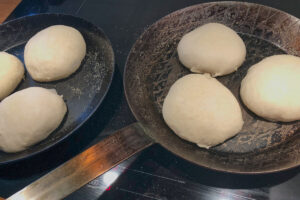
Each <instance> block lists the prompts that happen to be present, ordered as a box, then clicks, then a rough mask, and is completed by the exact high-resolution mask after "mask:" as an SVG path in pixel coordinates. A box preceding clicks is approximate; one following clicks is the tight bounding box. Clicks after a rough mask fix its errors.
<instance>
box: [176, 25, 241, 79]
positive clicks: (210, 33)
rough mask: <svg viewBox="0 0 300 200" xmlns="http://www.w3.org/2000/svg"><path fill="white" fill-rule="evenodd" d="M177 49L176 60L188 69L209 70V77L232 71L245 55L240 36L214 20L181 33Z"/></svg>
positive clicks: (205, 71) (207, 71)
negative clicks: (177, 57) (183, 33)
mask: <svg viewBox="0 0 300 200" xmlns="http://www.w3.org/2000/svg"><path fill="white" fill-rule="evenodd" d="M177 52H178V56H179V60H180V62H181V63H182V64H183V65H184V66H186V67H187V68H189V69H190V70H191V71H192V72H195V73H210V74H211V75H212V76H213V77H216V76H222V75H225V74H229V73H232V72H234V71H236V70H237V69H238V67H240V66H241V65H242V63H243V62H244V60H245V57H246V47H245V44H244V42H243V40H242V39H241V38H240V36H239V35H238V34H237V33H236V32H235V31H234V30H232V29H230V28H229V27H227V26H224V25H223V24H218V23H209V24H205V25H203V26H200V27H198V28H196V29H195V30H193V31H191V32H189V33H187V34H185V35H184V36H183V37H182V39H181V40H180V42H179V44H178V47H177Z"/></svg>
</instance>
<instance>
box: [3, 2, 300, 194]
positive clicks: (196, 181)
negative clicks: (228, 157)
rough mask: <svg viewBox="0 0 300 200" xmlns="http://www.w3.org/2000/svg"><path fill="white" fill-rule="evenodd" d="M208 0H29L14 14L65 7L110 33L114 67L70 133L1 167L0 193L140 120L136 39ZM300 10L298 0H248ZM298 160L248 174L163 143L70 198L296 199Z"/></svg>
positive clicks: (57, 10) (298, 191) (299, 13)
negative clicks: (191, 157)
mask: <svg viewBox="0 0 300 200" xmlns="http://www.w3.org/2000/svg"><path fill="white" fill-rule="evenodd" d="M204 2H208V1H207V0H202V1H201V0H199V1H196V0H149V1H146V0H48V1H47V0H23V2H22V3H21V4H20V5H19V6H18V7H17V9H16V10H15V11H14V12H13V13H12V14H11V16H10V17H9V18H8V20H10V19H14V18H17V17H21V16H25V15H32V14H36V13H65V14H72V15H75V16H79V17H82V18H85V19H86V20H88V21H90V22H92V23H94V24H95V25H98V26H99V27H101V28H102V29H103V30H104V32H105V33H106V34H107V35H108V37H109V38H110V40H111V42H112V45H113V48H114V51H115V57H116V73H115V76H114V80H113V83H112V87H111V88H110V90H109V93H108V95H107V97H106V98H105V101H104V102H103V104H102V105H101V106H100V108H99V109H98V110H97V111H96V113H95V114H94V115H93V117H92V118H91V119H90V120H88V122H87V123H86V124H85V125H84V126H83V127H81V128H80V129H79V130H78V131H77V132H75V133H74V134H73V135H72V136H71V137H69V138H68V139H67V140H65V141H64V142H62V143H61V144H59V145H57V146H55V147H54V148H52V149H51V150H49V151H48V152H44V153H42V154H40V155H38V156H35V157H33V158H30V159H27V160H25V161H22V162H18V163H15V164H12V165H9V166H4V167H1V168H0V196H2V197H8V196H10V195H12V194H13V193H15V192H16V191H18V190H20V189H21V188H23V187H24V186H26V185H27V184H29V183H31V182H32V181H34V180H36V179H37V178H39V177H40V176H42V175H43V174H46V173H47V172H49V171H50V170H52V169H54V168H55V167H57V166H58V165H60V164H61V163H63V162H65V161H66V160H68V159H69V158H71V157H73V156H74V155H76V154H78V153H79V152H81V151H83V150H84V149H86V148H87V147H88V146H91V145H92V144H94V143H96V142H97V141H99V140H101V139H102V138H103V137H106V136H107V135H109V134H111V133H113V131H114V130H117V129H119V128H122V127H125V126H126V125H129V124H131V123H132V122H135V119H134V117H133V115H132V114H131V112H130V109H129V107H128V105H127V103H126V100H125V97H124V94H123V86H122V75H123V68H124V65H125V60H126V57H127V55H128V52H129V50H130V48H131V46H132V45H133V44H134V42H135V40H136V39H137V38H138V37H139V35H140V34H141V33H142V32H143V30H144V29H145V28H146V27H148V26H149V25H151V24H152V23H153V22H155V21H156V20H158V19H160V18H161V17H163V16H165V15H167V14H169V13H171V12H173V11H175V10H178V9H181V8H184V7H187V6H190V5H194V4H198V3H204ZM249 2H255V3H260V4H265V5H268V6H271V7H275V8H278V9H280V10H283V11H286V12H288V13H290V14H292V15H294V16H296V17H298V18H300V1H299V0H285V1H283V0H272V1H271V0H249ZM299 172H300V168H296V169H293V170H289V171H286V172H281V173H276V174H269V175H259V176H246V175H232V174H226V173H220V172H215V171H211V170H207V169H203V168H201V167H196V166H194V165H192V164H190V163H187V162H186V161H184V160H182V159H180V158H177V157H175V156H174V155H173V154H171V153H169V152H168V151H166V150H165V149H163V148H162V147H160V146H159V145H154V146H152V147H150V148H149V149H147V150H145V151H144V152H142V153H140V154H138V155H136V156H134V157H132V158H131V159H129V160H127V161H125V162H123V163H122V164H120V165H119V166H117V167H115V168H113V169H112V170H110V171H109V172H107V173H105V174H104V175H103V176H100V177H98V178H97V179H95V180H94V181H91V182H90V183H88V184H87V185H86V186H84V187H83V188H81V189H80V190H78V191H76V192H75V193H73V194H71V195H70V196H69V197H68V198H66V199H74V200H85V199H91V200H93V199H94V200H95V199H99V200H153V199H154V200H158V199H159V200H254V199H257V200H267V199H268V200H298V199H300V189H299V188H300V175H299V174H298V173H299Z"/></svg>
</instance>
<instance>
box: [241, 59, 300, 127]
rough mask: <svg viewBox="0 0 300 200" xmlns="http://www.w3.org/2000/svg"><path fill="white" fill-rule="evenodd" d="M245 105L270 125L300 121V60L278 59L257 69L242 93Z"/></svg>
mask: <svg viewBox="0 0 300 200" xmlns="http://www.w3.org/2000/svg"><path fill="white" fill-rule="evenodd" d="M240 93H241V97H242V100H243V102H244V104H245V105H246V106H247V107H248V108H249V109H250V110H251V111H253V112H254V113H255V114H257V115H258V116H261V117H263V118H265V119H268V120H270V121H282V122H290V121H294V120H299V119H300V58H299V57H296V56H291V55H276V56H271V57H267V58H265V59H263V60H262V61H260V62H259V63H257V64H255V65H253V66H252V67H251V68H250V69H249V70H248V73H247V75H246V77H245V78H244V79H243V81H242V84H241V89H240Z"/></svg>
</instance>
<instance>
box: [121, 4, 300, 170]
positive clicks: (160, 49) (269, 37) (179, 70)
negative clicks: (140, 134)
mask: <svg viewBox="0 0 300 200" xmlns="http://www.w3.org/2000/svg"><path fill="white" fill-rule="evenodd" d="M208 22H219V23H223V24H225V25H227V26H229V27H231V28H233V29H234V30H235V31H237V32H238V33H239V34H240V36H241V37H242V38H243V40H244V42H245V44H246V47H247V58H246V61H245V62H244V64H243V65H242V66H241V67H240V68H239V70H238V71H237V72H235V73H232V74H229V75H226V76H223V77H220V78H218V80H220V81H221V82H222V83H223V84H224V85H225V86H227V87H228V88H229V89H230V90H231V91H232V92H233V94H234V95H235V96H236V97H237V99H238V100H239V102H240V104H241V107H242V112H243V118H244V121H245V124H244V127H243V129H242V130H241V132H240V133H239V134H238V135H237V136H235V137H233V138H231V139H229V140H227V141H226V142H225V143H223V144H221V145H219V146H216V147H214V148H211V149H209V150H206V149H201V148H199V147H197V146H196V145H194V144H191V143H189V142H186V141H184V140H182V139H180V138H179V137H177V136H176V135H175V134H174V133H173V132H172V131H171V130H170V129H169V128H168V127H167V125H166V124H165V123H164V121H163V118H162V115H161V108H162V103H163V101H164V98H165V96H166V94H167V93H168V90H169V88H170V86H171V85H172V84H173V83H174V82H175V81H176V80H177V79H178V78H180V77H182V76H183V75H185V74H188V73H190V72H189V71H188V70H187V69H186V68H185V67H184V66H183V65H182V64H181V63H180V62H179V60H178V56H177V52H176V47H177V44H178V42H179V40H180V39H181V37H182V36H183V35H184V34H185V33H187V32H189V31H191V30H193V29H194V28H196V27H198V26H200V25H202V24H205V23H208ZM299 28H300V23H299V20H298V19H297V18H295V17H293V16H291V15H289V14H287V13H284V12H281V11H279V10H276V9H273V8H270V7H266V6H263V5H258V4H250V3H240V2H214V3H207V4H199V5H196V6H192V7H188V8H185V9H182V10H179V11H177V12H174V13H171V14H170V15H168V16H166V17H164V18H162V19H161V20H159V21H158V22H156V23H155V24H153V25H152V26H150V27H149V28H148V29H147V30H146V31H145V32H144V33H143V35H142V36H141V37H140V38H139V39H138V40H137V42H136V43H135V45H134V46H133V48H132V50H131V52H130V55H129V57H128V60H127V65H126V71H125V75H124V81H125V91H126V94H127V98H128V102H129V104H130V106H131V109H132V111H133V113H134V114H135V116H136V118H137V119H138V120H139V121H141V122H142V123H143V125H144V126H145V127H147V128H148V129H149V131H146V132H147V134H148V135H149V136H150V137H152V138H153V139H155V140H156V141H157V142H158V143H160V144H161V145H162V146H164V147H165V148H166V149H168V150H170V151H171V152H173V153H174V154H176V155H178V156H180V157H182V158H185V159H187V160H189V161H191V162H193V163H196V164H198V165H201V166H204V167H208V168H211V169H216V170H220V171H227V172H236V173H266V172H274V171H279V170H283V169H288V168H291V167H295V166H298V165H299V164H300V161H299V158H300V154H299V150H300V137H298V135H299V134H298V132H299V128H300V122H299V121H297V122H292V123H274V122H269V121H266V120H264V119H262V118H259V117H257V116H256V115H255V114H253V113H252V112H251V111H249V110H248V109H247V108H246V107H245V105H243V103H242V102H241V100H240V96H239V88H240V83H241V80H242V79H243V77H244V76H245V75H246V73H247V70H248V68H249V67H250V66H251V65H253V64H255V63H257V62H258V61H260V60H262V59H263V58H264V57H267V56H271V55H274V54H282V53H289V54H294V55H299V54H300V42H299V41H300V36H299V34H298V30H299Z"/></svg>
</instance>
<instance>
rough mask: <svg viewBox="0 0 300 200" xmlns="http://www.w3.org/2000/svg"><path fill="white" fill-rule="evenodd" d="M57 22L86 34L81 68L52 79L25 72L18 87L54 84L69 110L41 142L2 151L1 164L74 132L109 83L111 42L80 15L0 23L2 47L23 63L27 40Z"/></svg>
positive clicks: (88, 114) (110, 76) (28, 153)
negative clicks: (38, 78) (15, 150)
mask: <svg viewBox="0 0 300 200" xmlns="http://www.w3.org/2000/svg"><path fill="white" fill-rule="evenodd" d="M57 24H62V25H68V26H72V27H74V28H76V29H77V30H79V31H80V32H81V34H82V35H83V37H84V39H85V42H86V45H87V54H86V56H85V58H84V60H83V61H82V63H81V66H80V68H79V69H78V71H76V72H75V73H74V74H73V75H71V76H70V77H68V78H66V79H63V80H59V81H55V82H50V83H38V82H35V81H33V80H32V79H31V77H30V75H29V74H28V73H27V72H26V74H25V78H24V80H23V81H22V82H21V84H20V85H19V86H18V88H17V89H16V90H21V89H24V88H27V87H31V86H41V87H44V88H54V89H56V90H57V92H58V94H60V95H63V98H64V100H65V102H66V104H67V106H68V113H67V115H66V116H65V118H64V121H63V122H62V124H61V125H60V127H59V128H58V129H57V130H55V131H54V132H53V133H52V134H51V135H50V136H49V137H48V138H47V139H45V140H43V141H42V142H40V143H39V144H37V145H34V146H32V147H31V148H29V149H28V150H26V151H23V152H20V153H13V154H7V153H4V152H2V151H0V164H4V163H9V162H12V161H16V160H19V159H23V158H26V157H29V156H32V155H34V154H37V153H39V152H41V151H43V150H45V149H48V148H50V147H51V146H53V145H55V144H56V143H58V142H60V141H62V140H63V139H64V138H66V137H67V136H69V135H70V134H72V133H73V132H74V131H75V130H76V129H77V128H79V126H81V125H82V124H83V123H84V122H85V121H86V120H87V119H88V118H89V117H90V116H91V115H92V114H93V113H94V111H95V110H96V109H97V108H98V106H99V105H100V103H101V101H102V100H103V98H104V96H105V94H106V92H107V90H108V88H109V86H110V83H111V81H112V75H113V71H114V53H113V50H112V47H111V44H110V42H109V40H108V38H107V37H106V36H105V34H104V33H103V31H102V30H101V29H99V28H97V27H96V26H94V25H93V24H91V23H89V22H87V21H85V20H83V19H80V18H77V17H73V16H69V15H61V14H42V15H35V16H28V17H23V18H19V19H16V20H13V21H10V22H8V23H5V24H3V25H0V51H7V52H8V53H11V54H13V55H16V56H17V57H19V58H20V59H21V60H22V61H23V63H24V59H23V53H24V46H25V44H26V42H27V41H28V40H29V39H30V38H31V37H32V36H33V35H34V34H35V33H37V32H38V31H40V30H42V29H44V28H46V27H48V26H51V25H57ZM29 117H30V116H29Z"/></svg>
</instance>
